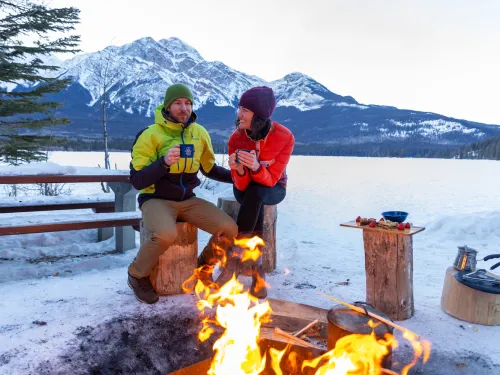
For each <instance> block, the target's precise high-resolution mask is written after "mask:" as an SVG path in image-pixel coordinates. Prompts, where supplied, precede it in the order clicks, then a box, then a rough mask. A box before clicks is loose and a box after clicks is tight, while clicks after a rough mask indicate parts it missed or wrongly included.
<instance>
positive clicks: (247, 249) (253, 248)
mask: <svg viewBox="0 0 500 375" xmlns="http://www.w3.org/2000/svg"><path fill="white" fill-rule="evenodd" d="M234 244H235V245H236V246H239V247H241V248H242V249H243V254H242V256H241V261H242V262H245V261H247V260H253V261H254V262H256V261H257V260H258V259H259V257H260V256H261V254H262V251H261V250H260V249H259V248H258V246H264V240H263V239H262V238H260V237H259V236H254V237H252V238H241V239H235V240H234Z"/></svg>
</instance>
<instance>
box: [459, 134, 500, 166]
mask: <svg viewBox="0 0 500 375" xmlns="http://www.w3.org/2000/svg"><path fill="white" fill-rule="evenodd" d="M457 157H458V158H460V159H489V160H500V137H494V138H490V139H487V140H485V141H482V142H476V143H473V144H471V145H470V146H466V147H462V148H461V149H460V150H459V151H458V153H457Z"/></svg>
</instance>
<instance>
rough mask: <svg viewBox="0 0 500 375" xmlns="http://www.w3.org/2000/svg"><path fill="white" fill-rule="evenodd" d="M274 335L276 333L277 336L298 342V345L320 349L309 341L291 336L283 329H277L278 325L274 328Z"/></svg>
mask: <svg viewBox="0 0 500 375" xmlns="http://www.w3.org/2000/svg"><path fill="white" fill-rule="evenodd" d="M274 335H278V336H281V337H284V338H287V339H288V340H290V341H291V342H293V343H295V344H299V345H302V346H306V347H309V348H315V349H320V348H319V347H317V346H316V345H313V344H311V343H309V342H307V341H304V340H302V339H299V338H298V337H295V336H292V335H291V334H289V333H286V332H285V331H283V330H281V329H279V328H278V327H276V328H274V332H273V336H274Z"/></svg>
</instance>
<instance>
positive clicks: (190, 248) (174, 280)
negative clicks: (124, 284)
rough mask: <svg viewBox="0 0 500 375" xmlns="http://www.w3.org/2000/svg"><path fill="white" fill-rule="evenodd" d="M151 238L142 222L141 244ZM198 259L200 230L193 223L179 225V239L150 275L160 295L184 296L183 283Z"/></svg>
mask: <svg viewBox="0 0 500 375" xmlns="http://www.w3.org/2000/svg"><path fill="white" fill-rule="evenodd" d="M149 236H150V233H149V231H148V230H147V228H146V227H145V226H144V223H143V221H141V244H142V243H143V242H144V240H145V239H146V238H148V237H149ZM197 258H198V228H196V227H195V226H194V225H193V224H191V223H183V222H182V223H181V222H178V223H177V239H176V240H175V242H174V243H173V244H172V245H171V246H170V247H169V248H168V249H166V250H165V252H164V253H163V254H162V255H161V256H160V259H159V260H158V263H157V264H156V266H155V267H154V268H153V272H152V273H151V275H150V279H151V283H152V284H153V287H154V288H155V290H156V292H157V293H158V294H160V295H163V296H165V295H172V294H182V293H183V291H182V283H183V282H184V281H186V280H187V279H189V278H190V277H191V276H192V275H193V272H194V269H195V268H196V262H197Z"/></svg>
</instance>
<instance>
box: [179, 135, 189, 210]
mask: <svg viewBox="0 0 500 375" xmlns="http://www.w3.org/2000/svg"><path fill="white" fill-rule="evenodd" d="M184 129H185V128H184V126H183V127H182V130H181V140H182V144H185V142H184ZM186 164H187V158H184V169H183V170H182V172H181V180H180V183H181V187H182V198H181V201H183V200H184V197H185V196H186V187H185V186H184V184H183V183H182V176H184V172H185V171H186Z"/></svg>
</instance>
